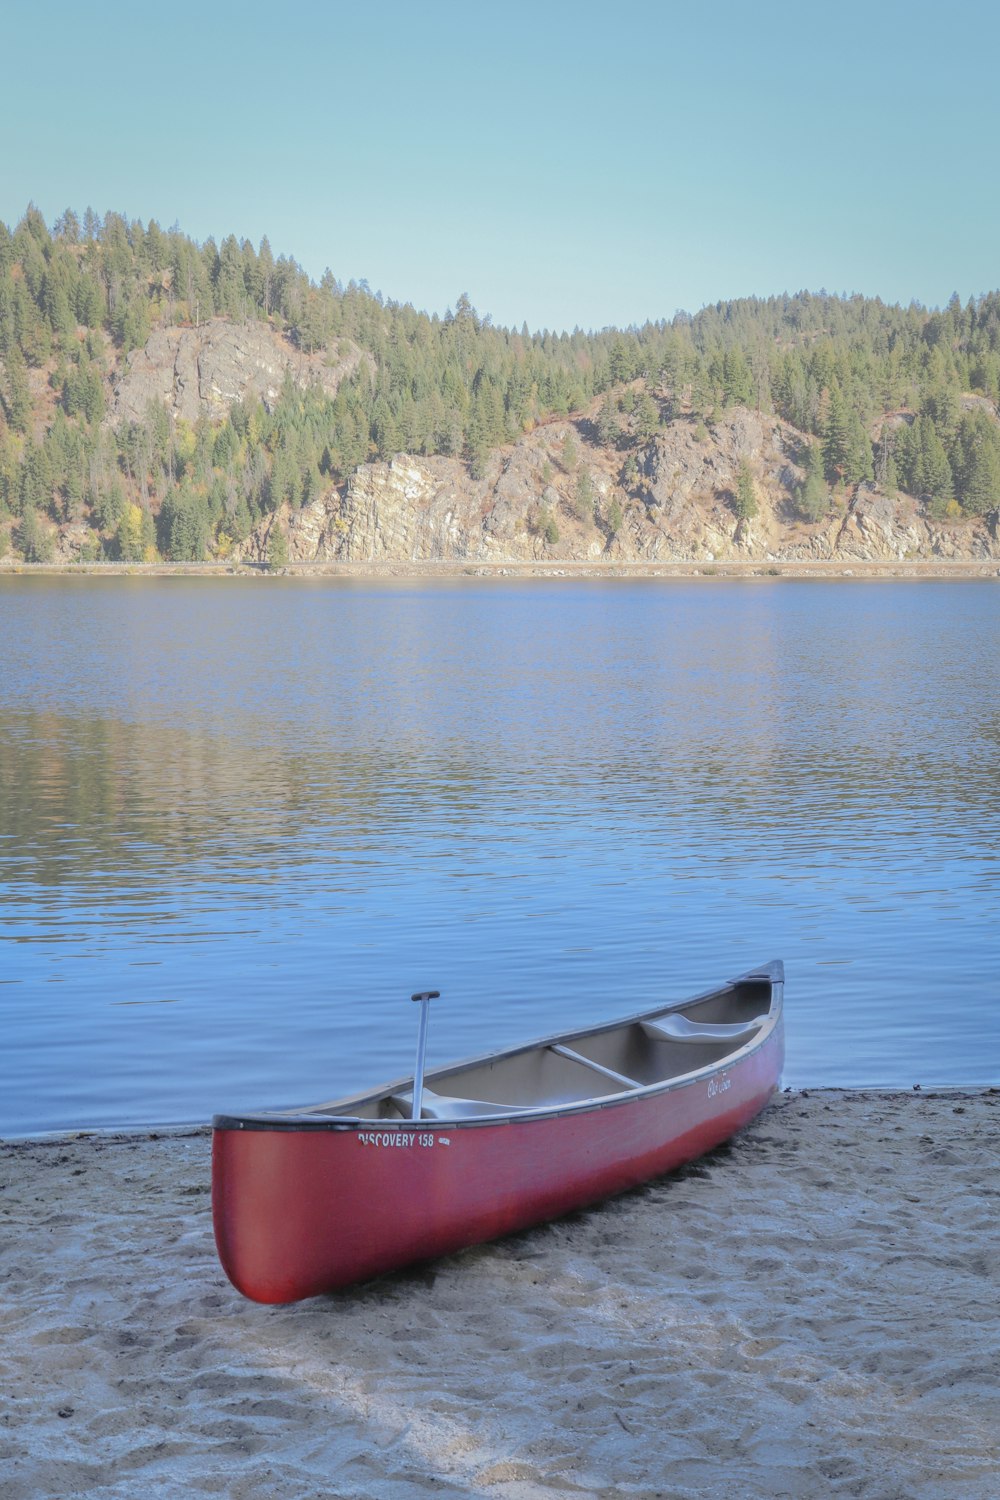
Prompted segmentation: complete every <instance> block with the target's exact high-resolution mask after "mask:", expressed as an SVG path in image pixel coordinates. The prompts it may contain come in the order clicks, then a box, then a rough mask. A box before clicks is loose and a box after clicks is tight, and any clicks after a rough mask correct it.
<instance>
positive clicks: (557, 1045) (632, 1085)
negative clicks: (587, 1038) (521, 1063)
mask: <svg viewBox="0 0 1000 1500" xmlns="http://www.w3.org/2000/svg"><path fill="white" fill-rule="evenodd" d="M549 1051H550V1052H554V1053H555V1054H556V1056H557V1057H567V1058H569V1060H570V1062H575V1063H582V1064H583V1066H584V1067H585V1068H590V1069H591V1071H592V1072H594V1073H600V1074H602V1075H603V1077H605V1078H610V1079H611V1080H612V1081H613V1082H614V1083H620V1084H621V1086H622V1088H625V1089H641V1088H642V1084H641V1083H637V1082H636V1080H635V1079H634V1078H626V1076H625V1074H624V1073H616V1072H615V1070H614V1068H606V1067H605V1066H604V1064H603V1063H599V1062H594V1060H593V1058H591V1057H583V1056H581V1054H580V1053H579V1052H574V1051H573V1049H572V1047H564V1046H563V1045H562V1043H561V1042H553V1043H552V1045H551V1046H550V1047H549Z"/></svg>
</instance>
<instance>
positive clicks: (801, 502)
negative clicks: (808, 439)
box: [797, 443, 830, 521]
mask: <svg viewBox="0 0 1000 1500" xmlns="http://www.w3.org/2000/svg"><path fill="white" fill-rule="evenodd" d="M805 468H806V476H805V479H804V480H803V483H802V486H801V488H800V490H799V494H798V502H797V508H798V512H799V514H800V516H802V518H803V520H806V521H819V520H821V519H822V518H823V516H825V515H826V513H827V511H828V510H829V509H830V491H829V489H828V488H827V484H826V480H825V479H824V478H823V455H822V453H821V451H820V449H819V447H818V445H817V444H815V443H810V444H809V445H808V447H807V448H806V453H805Z"/></svg>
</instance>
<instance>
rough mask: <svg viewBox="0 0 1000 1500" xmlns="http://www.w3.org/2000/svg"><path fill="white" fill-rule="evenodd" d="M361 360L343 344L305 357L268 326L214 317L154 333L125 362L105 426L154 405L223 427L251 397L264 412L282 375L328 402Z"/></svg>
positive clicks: (177, 415) (135, 419)
mask: <svg viewBox="0 0 1000 1500" xmlns="http://www.w3.org/2000/svg"><path fill="white" fill-rule="evenodd" d="M366 359H367V360H368V361H369V362H371V357H370V356H369V355H365V354H363V353H362V351H361V350H360V349H359V348H358V347H357V345H355V344H353V343H351V341H350V340H349V339H341V340H340V341H339V343H338V345H337V347H336V349H335V350H330V349H327V350H323V351H321V352H319V353H316V354H303V353H302V352H301V351H300V350H298V349H296V347H295V346H294V345H293V344H291V343H289V341H288V340H287V339H285V338H283V337H282V335H281V334H280V333H278V332H277V331H276V330H274V329H273V328H271V327H270V326H269V325H268V324H266V323H233V322H229V321H228V320H227V319H225V318H213V319H211V320H210V321H209V322H207V323H203V324H202V325H201V327H200V328H158V329H156V330H155V331H154V332H153V333H152V334H151V335H150V337H149V339H148V340H147V342H146V344H145V346H144V347H143V348H142V349H133V350H132V352H131V354H129V356H128V358H127V360H126V361H125V365H124V368H123V369H122V371H121V373H120V377H119V379H118V380H117V382H116V383H115V387H114V396H113V400H112V403H111V408H110V411H109V414H108V420H109V422H110V424H111V426H113V427H118V426H119V425H120V424H121V423H123V422H138V421H141V420H142V418H143V417H144V416H145V414H146V409H147V407H148V405H149V403H150V402H151V401H156V402H159V403H161V404H162V405H164V406H166V408H167V410H168V411H169V412H170V414H171V416H172V417H173V418H174V419H175V420H176V419H177V418H181V419H183V420H184V421H186V422H191V423H194V422H196V421H197V420H198V418H199V417H200V416H206V417H208V418H209V420H211V421H222V420H223V418H224V417H225V416H226V415H227V413H228V412H229V409H230V407H231V406H232V405H233V403H234V402H236V401H246V400H247V399H248V398H250V397H253V396H256V397H257V398H258V399H259V400H261V401H262V402H263V403H264V405H265V406H268V407H270V406H271V405H272V404H273V403H274V402H275V401H276V400H277V398H278V394H279V392H280V391H281V387H282V384H283V383H284V381H285V379H286V377H287V376H288V375H291V377H292V379H293V380H294V381H295V383H296V384H297V385H299V386H303V387H305V386H307V385H314V384H315V385H319V386H321V387H322V388H323V390H325V391H326V392H327V393H328V394H329V395H331V396H333V395H336V392H337V387H338V386H339V385H340V382H341V381H342V380H344V379H346V378H347V376H349V375H352V374H353V373H354V371H355V370H356V369H357V368H358V366H359V365H360V364H361V362H362V360H366Z"/></svg>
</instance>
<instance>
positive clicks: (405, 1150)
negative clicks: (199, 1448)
mask: <svg viewBox="0 0 1000 1500" xmlns="http://www.w3.org/2000/svg"><path fill="white" fill-rule="evenodd" d="M782 1061H783V1037H782V1029H781V1023H780V1019H779V1022H778V1024H777V1025H776V1026H775V1027H773V1028H772V1029H771V1030H770V1031H769V1033H768V1035H767V1036H766V1038H764V1039H763V1040H762V1042H761V1044H760V1045H759V1046H756V1047H753V1048H751V1049H749V1050H747V1051H745V1052H744V1053H742V1054H740V1055H737V1056H736V1057H735V1058H734V1059H733V1062H732V1063H731V1064H730V1065H729V1066H727V1067H725V1068H724V1069H722V1070H717V1071H714V1072H712V1073H711V1074H709V1076H707V1077H706V1076H705V1075H704V1074H694V1075H692V1076H691V1077H690V1079H686V1080H679V1081H677V1082H675V1083H672V1084H670V1085H669V1086H668V1087H665V1088H663V1089H662V1090H657V1091H654V1092H644V1093H642V1094H640V1095H638V1096H635V1097H625V1098H619V1099H617V1100H614V1101H611V1102H608V1103H602V1104H595V1105H592V1106H589V1107H587V1108H584V1109H569V1110H566V1111H563V1112H560V1113H558V1114H554V1115H552V1114H550V1115H547V1116H546V1115H535V1116H533V1117H529V1118H524V1119H517V1118H513V1119H508V1118H504V1119H502V1120H499V1121H497V1122H496V1123H493V1122H490V1123H482V1124H480V1123H477V1124H475V1125H473V1124H470V1123H465V1122H463V1123H459V1124H437V1123H435V1122H433V1121H430V1120H422V1121H420V1122H415V1123H414V1128H413V1129H412V1130H411V1129H409V1128H403V1129H400V1128H399V1127H398V1126H393V1127H391V1128H385V1127H383V1126H381V1125H380V1123H379V1122H378V1121H376V1120H372V1121H368V1120H363V1121H360V1122H354V1123H353V1124H350V1123H347V1124H345V1125H343V1126H340V1125H337V1126H333V1127H331V1126H330V1125H326V1126H324V1125H323V1124H320V1123H319V1122H310V1123H309V1124H308V1125H303V1128H301V1129H298V1128H294V1127H289V1126H288V1125H287V1124H286V1125H284V1126H283V1127H282V1128H280V1129H268V1128H265V1127H263V1126H259V1127H252V1128H224V1127H223V1128H219V1127H217V1128H216V1129H215V1132H214V1138H213V1160H212V1205H213V1217H214V1224H215V1237H216V1244H217V1247H218V1251H219V1257H220V1259H221V1261H222V1265H223V1267H224V1269H225V1271H226V1274H227V1275H228V1277H229V1279H230V1280H231V1281H232V1283H233V1285H234V1286H235V1287H236V1288H237V1289H238V1290H239V1291H240V1292H242V1293H243V1294H244V1295H245V1296H247V1297H249V1298H252V1299H253V1300H254V1301H256V1302H265V1303H276V1302H294V1301H298V1300H299V1299H301V1298H304V1297H312V1296H317V1295H319V1294H321V1293H323V1292H328V1291H333V1290H335V1289H336V1288H338V1287H342V1286H346V1285H349V1284H350V1283H352V1282H356V1281H361V1280H365V1279H368V1278H369V1277H372V1276H377V1275H380V1274H382V1273H384V1272H386V1271H391V1270H395V1269H397V1268H399V1267H401V1266H405V1265H408V1264H411V1263H412V1262H415V1261H421V1260H428V1259H432V1258H434V1257H436V1256H439V1255H445V1254H448V1253H450V1252H452V1251H454V1250H458V1249H461V1248H462V1247H464V1246H466V1245H473V1244H478V1243H480V1242H482V1241H484V1240H490V1239H495V1238H496V1237H498V1236H500V1235H504V1234H509V1233H512V1232H513V1231H515V1230H519V1229H524V1228H526V1227H527V1226H529V1225H531V1224H537V1223H539V1222H541V1221H543V1220H546V1219H552V1218H555V1217H557V1216H558V1215H560V1214H564V1213H567V1212H569V1211H570V1210H571V1209H574V1208H579V1207H582V1206H583V1205H585V1204H588V1203H593V1202H596V1201H598V1200H599V1199H601V1198H606V1197H608V1196H610V1195H611V1194H613V1193H618V1192H621V1191H623V1190H624V1189H626V1188H629V1187H634V1186H635V1185H636V1184H637V1183H640V1182H644V1181H646V1180H647V1179H649V1178H651V1177H655V1176H657V1175H659V1174H661V1173H664V1172H669V1171H671V1170H672V1169H674V1168H675V1167H678V1166H680V1165H681V1164H682V1163H684V1162H687V1161H691V1160H692V1159H694V1158H695V1157H698V1156H700V1155H702V1154H703V1153H704V1152H706V1151H710V1150H711V1149H712V1148H713V1147H715V1146H718V1145H719V1144H721V1142H723V1141H725V1140H728V1139H729V1137H730V1136H732V1135H733V1134H734V1133H735V1132H736V1131H738V1130H740V1129H741V1128H742V1127H743V1126H744V1125H746V1124H748V1123H749V1121H751V1120H752V1119H753V1118H754V1117H755V1116H756V1115H757V1114H759V1113H760V1111H761V1110H762V1109H763V1108H764V1107H765V1105H766V1104H767V1103H768V1101H769V1099H770V1098H771V1096H772V1094H773V1092H774V1089H775V1088H776V1086H777V1083H778V1080H779V1078H780V1074H781V1066H782Z"/></svg>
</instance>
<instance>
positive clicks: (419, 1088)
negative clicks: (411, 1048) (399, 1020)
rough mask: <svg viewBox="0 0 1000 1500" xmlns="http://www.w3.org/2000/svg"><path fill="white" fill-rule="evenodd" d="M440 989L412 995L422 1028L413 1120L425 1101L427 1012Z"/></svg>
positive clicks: (418, 1040)
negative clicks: (416, 1005)
mask: <svg viewBox="0 0 1000 1500" xmlns="http://www.w3.org/2000/svg"><path fill="white" fill-rule="evenodd" d="M440 993H441V992H440V990H421V991H420V992H419V994H416V995H411V996H410V999H411V1000H415V1001H416V1002H417V1003H418V1005H419V1006H420V1029H419V1031H418V1032H417V1064H416V1067H415V1068H414V1070H413V1110H412V1112H411V1114H410V1119H411V1120H419V1119H420V1114H421V1110H422V1109H423V1103H424V1058H425V1057H426V1055H427V1012H428V1008H429V1005H430V1002H431V1001H432V1000H436V999H437V998H438V996H439V994H440Z"/></svg>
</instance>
